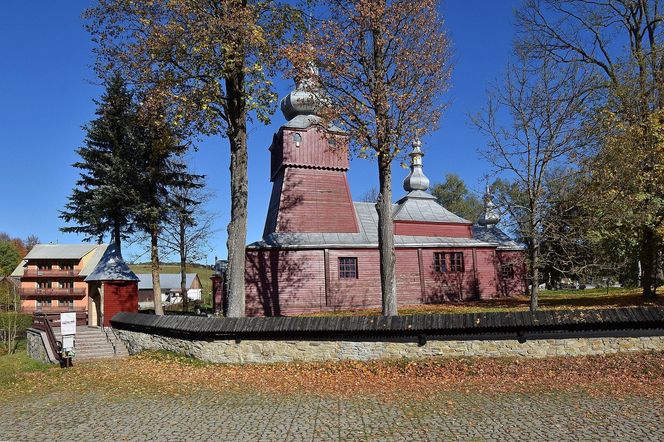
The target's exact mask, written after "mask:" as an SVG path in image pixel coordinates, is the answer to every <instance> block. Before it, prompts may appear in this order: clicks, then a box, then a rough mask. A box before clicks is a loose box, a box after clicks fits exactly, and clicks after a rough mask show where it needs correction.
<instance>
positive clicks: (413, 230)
mask: <svg viewBox="0 0 664 442" xmlns="http://www.w3.org/2000/svg"><path fill="white" fill-rule="evenodd" d="M470 226H471V225H470V224H452V223H426V222H418V221H394V234H395V235H408V236H443V237H448V238H472V236H473V233H472V231H471V227H470Z"/></svg>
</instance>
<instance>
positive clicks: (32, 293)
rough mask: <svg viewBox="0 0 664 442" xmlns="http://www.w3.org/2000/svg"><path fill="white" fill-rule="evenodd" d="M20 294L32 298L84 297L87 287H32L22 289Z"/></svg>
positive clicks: (23, 297) (24, 297) (22, 297)
mask: <svg viewBox="0 0 664 442" xmlns="http://www.w3.org/2000/svg"><path fill="white" fill-rule="evenodd" d="M19 294H20V295H21V299H32V298H36V297H40V298H41V297H49V298H71V297H75V298H76V297H78V298H82V297H84V296H85V289H81V288H69V289H58V288H54V289H53V288H51V289H48V288H44V289H39V288H31V289H25V288H23V289H20V290H19Z"/></svg>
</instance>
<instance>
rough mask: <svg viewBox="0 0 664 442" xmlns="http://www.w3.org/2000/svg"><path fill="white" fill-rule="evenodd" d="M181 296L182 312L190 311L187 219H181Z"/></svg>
mask: <svg viewBox="0 0 664 442" xmlns="http://www.w3.org/2000/svg"><path fill="white" fill-rule="evenodd" d="M179 233H180V296H182V311H184V312H186V311H189V296H188V295H187V249H186V247H185V242H184V241H185V218H184V216H183V217H181V218H180V232H179Z"/></svg>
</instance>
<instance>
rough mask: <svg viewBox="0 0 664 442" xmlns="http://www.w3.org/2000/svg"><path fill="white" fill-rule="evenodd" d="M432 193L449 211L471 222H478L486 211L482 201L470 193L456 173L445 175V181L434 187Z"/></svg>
mask: <svg viewBox="0 0 664 442" xmlns="http://www.w3.org/2000/svg"><path fill="white" fill-rule="evenodd" d="M431 193H432V194H433V196H435V197H436V200H437V201H438V203H440V204H441V205H442V206H443V207H445V208H446V209H447V210H449V211H451V212H452V213H455V214H457V215H459V216H460V217H462V218H465V219H467V220H469V221H473V222H475V221H477V219H478V218H479V216H480V214H481V213H482V210H483V209H484V206H483V205H482V201H481V200H480V199H479V198H478V197H476V196H475V195H473V194H472V193H470V191H469V190H468V188H467V187H466V183H464V182H463V180H462V179H461V177H459V175H457V174H455V173H447V174H445V181H443V182H442V183H439V184H436V185H434V186H433V188H432V189H431Z"/></svg>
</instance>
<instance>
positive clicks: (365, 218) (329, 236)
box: [248, 200, 496, 248]
mask: <svg viewBox="0 0 664 442" xmlns="http://www.w3.org/2000/svg"><path fill="white" fill-rule="evenodd" d="M434 204H438V203H436V202H435V200H434ZM353 205H354V207H355V214H356V216H357V221H358V225H359V227H360V232H359V233H280V232H275V233H270V234H269V235H267V236H266V237H265V238H263V239H262V240H261V241H256V242H254V243H252V244H249V246H248V247H250V248H266V247H279V248H289V247H290V248H308V247H309V248H320V247H334V248H344V247H347V248H353V247H367V248H368V247H378V212H377V211H376V207H375V205H374V204H373V203H364V202H357V201H356V202H354V203H353ZM398 206H399V205H398V204H395V205H394V206H393V207H394V208H395V209H396V208H398ZM439 207H440V206H439ZM441 208H442V207H441ZM443 210H445V209H443ZM445 212H447V213H450V212H448V211H447V210H445ZM409 213H412V217H411V220H423V219H422V218H420V217H418V215H417V213H416V212H415V213H413V212H409ZM438 213H444V212H438ZM452 215H453V214H452ZM427 216H429V214H428V213H427ZM445 216H447V215H446V214H445ZM453 216H455V217H456V215H453ZM457 218H459V217H457ZM445 219H447V218H445ZM459 219H460V220H463V218H459ZM444 222H450V221H444ZM457 222H458V221H457ZM463 222H464V223H470V222H469V221H466V220H463ZM394 243H395V245H396V246H397V247H409V246H413V247H481V246H487V247H490V246H494V247H495V246H496V243H495V242H491V243H488V242H486V241H483V240H478V239H474V238H452V237H439V236H410V235H395V237H394Z"/></svg>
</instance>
